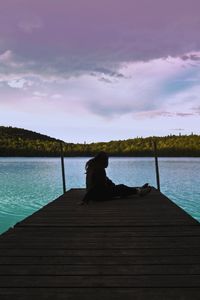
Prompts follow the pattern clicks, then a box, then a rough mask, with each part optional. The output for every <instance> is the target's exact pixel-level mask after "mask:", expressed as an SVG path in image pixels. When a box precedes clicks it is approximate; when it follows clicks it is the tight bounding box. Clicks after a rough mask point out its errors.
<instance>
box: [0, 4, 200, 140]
mask: <svg viewBox="0 0 200 300" xmlns="http://www.w3.org/2000/svg"><path fill="white" fill-rule="evenodd" d="M199 30H200V1H199V0H168V1H162V0H101V1H96V0H57V1H55V0H40V1H39V0H28V1H27V0H1V1H0V120H1V121H0V125H5V126H16V127H23V128H26V129H30V130H34V131H38V132H41V133H44V134H48V135H51V136H54V137H57V138H61V139H63V140H65V141H71V142H83V141H88V142H92V141H107V140H116V139H126V138H132V137H136V136H149V135H167V134H170V133H172V134H177V133H179V132H182V134H190V133H191V132H194V133H197V134H200V125H199V124H200V122H199V119H200V34H199Z"/></svg>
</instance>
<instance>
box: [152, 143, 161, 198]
mask: <svg viewBox="0 0 200 300" xmlns="http://www.w3.org/2000/svg"><path fill="white" fill-rule="evenodd" d="M153 148H154V157H155V168H156V181H157V189H158V190H159V192H160V175H159V167H158V155H157V145H156V141H153Z"/></svg>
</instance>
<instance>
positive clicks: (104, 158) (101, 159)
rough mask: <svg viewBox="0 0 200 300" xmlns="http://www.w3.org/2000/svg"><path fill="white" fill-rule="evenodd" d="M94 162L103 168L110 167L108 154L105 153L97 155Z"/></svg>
mask: <svg viewBox="0 0 200 300" xmlns="http://www.w3.org/2000/svg"><path fill="white" fill-rule="evenodd" d="M94 160H95V161H96V162H97V163H98V164H99V165H101V166H102V167H103V168H107V166H108V154H107V153H106V152H104V151H101V152H99V153H98V154H97V155H95V157H94Z"/></svg>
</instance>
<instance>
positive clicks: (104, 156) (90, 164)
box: [85, 151, 108, 173]
mask: <svg viewBox="0 0 200 300" xmlns="http://www.w3.org/2000/svg"><path fill="white" fill-rule="evenodd" d="M106 159H108V154H107V153H106V152H104V151H101V152H99V153H97V154H96V155H95V157H93V158H91V159H90V160H88V161H87V162H86V165H85V170H86V173H87V171H88V169H89V168H92V167H94V166H95V164H98V163H99V162H101V161H103V160H106Z"/></svg>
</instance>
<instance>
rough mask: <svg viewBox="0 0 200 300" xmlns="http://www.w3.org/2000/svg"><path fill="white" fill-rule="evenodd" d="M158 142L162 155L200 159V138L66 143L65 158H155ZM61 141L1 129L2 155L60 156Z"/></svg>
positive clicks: (64, 147)
mask: <svg viewBox="0 0 200 300" xmlns="http://www.w3.org/2000/svg"><path fill="white" fill-rule="evenodd" d="M152 140H156V142H157V148H158V154H159V156H166V157H167V156H171V157H173V156H177V157H178V156H185V157H200V136H199V135H193V134H191V135H182V136H176V135H170V136H165V137H148V138H135V139H128V140H120V141H110V142H101V143H91V144H73V143H65V142H63V149H64V153H65V155H66V156H91V155H94V154H95V153H97V152H99V151H106V152H107V153H108V154H109V155H112V156H136V157H139V156H153V151H152ZM60 142H61V140H58V139H55V138H52V137H49V136H47V135H43V134H40V133H37V132H33V131H30V130H25V129H21V128H13V127H4V126H0V156H48V157H50V156H59V155H60Z"/></svg>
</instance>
